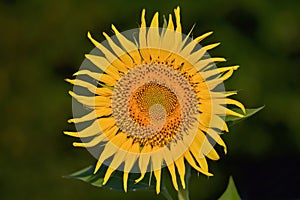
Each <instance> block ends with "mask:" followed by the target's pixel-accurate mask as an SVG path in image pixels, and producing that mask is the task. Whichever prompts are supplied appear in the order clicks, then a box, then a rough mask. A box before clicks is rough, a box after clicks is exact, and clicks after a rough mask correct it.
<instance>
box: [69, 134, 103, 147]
mask: <svg viewBox="0 0 300 200" xmlns="http://www.w3.org/2000/svg"><path fill="white" fill-rule="evenodd" d="M105 138H106V136H105V135H104V134H101V135H97V136H96V137H94V138H93V139H92V140H91V141H89V142H82V143H81V142H73V146H74V147H85V148H90V147H94V146H96V145H97V144H99V143H100V142H102V141H103V140H104V139H105Z"/></svg>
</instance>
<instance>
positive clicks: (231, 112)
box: [226, 108, 245, 118]
mask: <svg viewBox="0 0 300 200" xmlns="http://www.w3.org/2000/svg"><path fill="white" fill-rule="evenodd" d="M226 115H231V116H236V117H240V118H243V117H245V116H244V115H242V114H240V113H237V112H234V111H232V110H230V109H228V108H226Z"/></svg>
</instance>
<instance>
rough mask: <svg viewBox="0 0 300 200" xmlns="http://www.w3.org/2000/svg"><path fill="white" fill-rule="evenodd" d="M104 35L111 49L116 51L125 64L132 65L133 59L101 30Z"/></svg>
mask: <svg viewBox="0 0 300 200" xmlns="http://www.w3.org/2000/svg"><path fill="white" fill-rule="evenodd" d="M103 35H104V37H105V38H106V40H107V42H108V44H109V45H110V47H111V48H112V50H113V51H114V52H115V53H116V55H117V56H118V57H119V58H120V60H121V61H122V62H123V63H124V64H125V65H127V66H130V67H131V66H133V61H132V59H131V57H130V56H129V55H128V54H127V53H126V52H125V51H124V50H123V49H121V48H120V47H119V46H118V45H116V43H114V41H113V40H112V39H111V38H110V37H109V36H108V35H107V34H106V33H105V32H103Z"/></svg>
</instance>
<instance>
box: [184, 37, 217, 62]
mask: <svg viewBox="0 0 300 200" xmlns="http://www.w3.org/2000/svg"><path fill="white" fill-rule="evenodd" d="M212 33H213V32H208V33H205V34H203V35H201V36H199V37H197V38H196V39H194V40H192V41H191V42H190V43H188V44H187V45H186V46H185V47H184V49H183V50H182V51H181V52H180V55H181V56H182V57H184V58H187V57H188V56H189V55H190V54H191V52H192V51H193V49H194V48H195V46H196V45H197V44H198V43H199V42H200V41H202V40H203V39H204V38H206V37H208V36H209V35H211V34H212ZM203 48H204V47H203ZM204 49H205V48H204ZM205 50H206V49H205ZM201 57H202V56H201Z"/></svg>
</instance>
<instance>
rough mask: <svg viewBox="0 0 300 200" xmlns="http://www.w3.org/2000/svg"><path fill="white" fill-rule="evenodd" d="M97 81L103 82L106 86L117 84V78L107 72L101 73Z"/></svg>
mask: <svg viewBox="0 0 300 200" xmlns="http://www.w3.org/2000/svg"><path fill="white" fill-rule="evenodd" d="M99 81H100V82H103V83H105V84H106V85H108V86H115V85H116V84H117V80H116V79H114V78H112V77H111V76H110V75H107V74H102V75H101V76H100V79H99Z"/></svg>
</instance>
